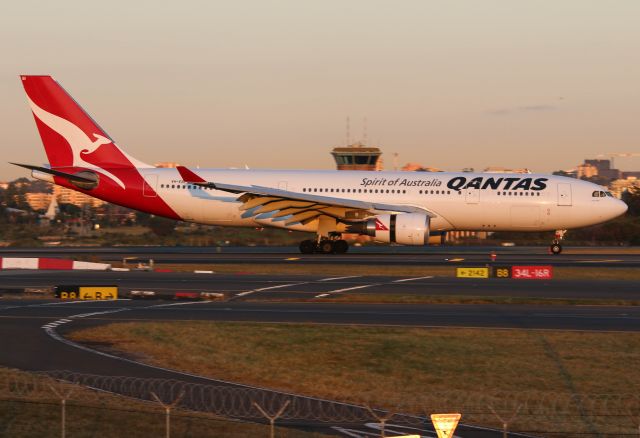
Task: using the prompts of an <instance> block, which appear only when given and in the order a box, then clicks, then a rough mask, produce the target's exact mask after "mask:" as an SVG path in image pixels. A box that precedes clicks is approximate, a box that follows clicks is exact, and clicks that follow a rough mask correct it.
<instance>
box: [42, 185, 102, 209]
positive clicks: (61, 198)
mask: <svg viewBox="0 0 640 438" xmlns="http://www.w3.org/2000/svg"><path fill="white" fill-rule="evenodd" d="M53 196H55V197H56V199H57V200H58V204H73V205H75V206H77V207H83V206H85V205H89V206H91V207H101V206H103V205H104V204H106V202H105V201H103V200H101V199H98V198H94V197H92V196H89V195H85V194H84V193H81V192H77V191H75V190H71V189H68V188H66V187H62V186H58V185H55V186H54V187H53ZM47 205H48V204H47Z"/></svg>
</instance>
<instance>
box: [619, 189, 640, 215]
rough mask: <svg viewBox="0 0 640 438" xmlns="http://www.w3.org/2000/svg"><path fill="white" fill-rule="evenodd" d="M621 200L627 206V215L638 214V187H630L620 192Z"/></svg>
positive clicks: (639, 208) (639, 199) (639, 201)
mask: <svg viewBox="0 0 640 438" xmlns="http://www.w3.org/2000/svg"><path fill="white" fill-rule="evenodd" d="M622 200H623V201H624V202H626V203H627V205H628V206H629V211H628V213H627V214H628V215H629V216H640V187H630V188H629V189H628V190H627V191H625V192H624V193H622Z"/></svg>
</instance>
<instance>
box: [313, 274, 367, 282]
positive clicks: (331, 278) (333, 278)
mask: <svg viewBox="0 0 640 438" xmlns="http://www.w3.org/2000/svg"><path fill="white" fill-rule="evenodd" d="M358 277H362V275H347V276H346V277H329V278H323V279H321V280H318V281H333V280H344V279H347V278H358Z"/></svg>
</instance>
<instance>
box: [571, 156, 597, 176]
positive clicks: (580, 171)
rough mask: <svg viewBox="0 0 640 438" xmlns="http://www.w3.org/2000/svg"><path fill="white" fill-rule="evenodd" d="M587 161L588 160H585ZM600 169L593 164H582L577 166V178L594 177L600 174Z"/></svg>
mask: <svg viewBox="0 0 640 438" xmlns="http://www.w3.org/2000/svg"><path fill="white" fill-rule="evenodd" d="M585 161H586V160H585ZM599 174H600V171H599V170H598V168H597V167H596V166H594V165H592V164H587V163H585V164H580V165H579V166H578V167H576V177H577V178H593V177H594V176H598V175H599Z"/></svg>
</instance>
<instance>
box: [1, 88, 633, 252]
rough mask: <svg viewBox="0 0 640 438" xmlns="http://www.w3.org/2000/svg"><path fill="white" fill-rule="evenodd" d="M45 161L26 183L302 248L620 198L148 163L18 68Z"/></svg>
mask: <svg viewBox="0 0 640 438" xmlns="http://www.w3.org/2000/svg"><path fill="white" fill-rule="evenodd" d="M20 79H21V81H22V84H23V86H24V89H25V92H26V95H27V100H28V103H29V106H30V108H31V111H32V112H33V116H34V118H35V122H36V126H37V128H38V131H39V133H40V137H41V139H42V143H43V145H44V149H45V151H46V154H47V158H48V160H49V163H48V165H44V166H33V165H28V164H17V163H12V164H16V165H18V166H21V167H24V168H26V169H29V170H31V171H32V176H33V177H34V178H36V179H40V180H43V181H48V182H50V183H54V184H59V185H61V186H64V187H67V188H70V189H74V190H77V191H79V192H82V193H85V194H87V195H90V196H93V197H96V198H99V199H102V200H105V201H107V202H111V203H114V204H118V205H122V206H124V207H128V208H132V209H135V210H139V211H143V212H146V213H151V214H153V215H157V216H162V217H166V218H170V219H175V220H181V221H186V222H194V223H199V224H208V225H219V226H233V227H274V228H281V229H286V230H297V231H307V232H313V233H315V234H316V238H315V239H309V240H304V241H303V242H301V243H300V251H301V252H302V253H303V254H310V253H324V254H331V253H345V252H347V250H348V248H349V245H348V243H347V241H346V240H344V238H343V235H344V234H359V235H367V236H372V237H373V238H374V239H375V240H377V241H379V242H385V243H396V244H402V245H427V244H429V243H435V242H438V241H442V236H443V235H444V233H446V232H448V231H454V230H465V231H489V232H491V231H532V232H533V231H536V232H538V231H555V237H554V239H553V241H552V242H551V244H550V247H549V248H550V252H551V253H552V254H560V253H561V252H562V245H561V241H562V239H563V237H564V235H565V232H566V231H567V230H569V229H574V228H579V227H586V226H589V225H594V224H598V223H602V222H606V221H608V220H611V219H613V218H615V217H617V216H620V215H622V214H624V213H625V212H626V211H627V205H626V204H625V203H624V202H622V201H620V200H618V199H616V198H615V197H613V195H612V194H611V193H610V192H608V191H606V189H603V187H601V186H598V185H595V184H593V183H590V182H587V181H582V180H577V179H573V178H567V177H562V176H554V175H544V174H512V173H505V174H493V173H492V174H487V173H466V172H463V173H451V172H434V173H426V172H386V171H380V172H370V171H311V170H249V169H200V168H188V167H186V166H177V167H176V168H156V167H154V166H151V165H149V164H145V163H143V162H142V161H139V160H137V159H135V158H133V157H132V156H130V155H129V154H127V153H126V152H125V151H124V150H123V149H121V148H120V147H119V146H117V145H116V143H115V141H114V140H113V139H112V138H111V137H110V136H109V135H108V134H107V133H106V132H105V131H104V130H103V129H102V128H101V127H100V126H99V125H98V124H97V123H96V122H95V121H94V120H93V119H92V118H91V116H89V114H88V113H86V112H85V111H84V110H83V109H82V107H80V105H79V104H78V103H77V102H76V101H75V100H74V99H73V98H72V97H71V96H70V95H69V94H68V93H67V92H66V91H65V90H64V89H63V88H62V86H61V85H60V84H59V83H58V82H57V81H55V80H54V79H53V78H52V77H51V76H33V75H23V76H20Z"/></svg>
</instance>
